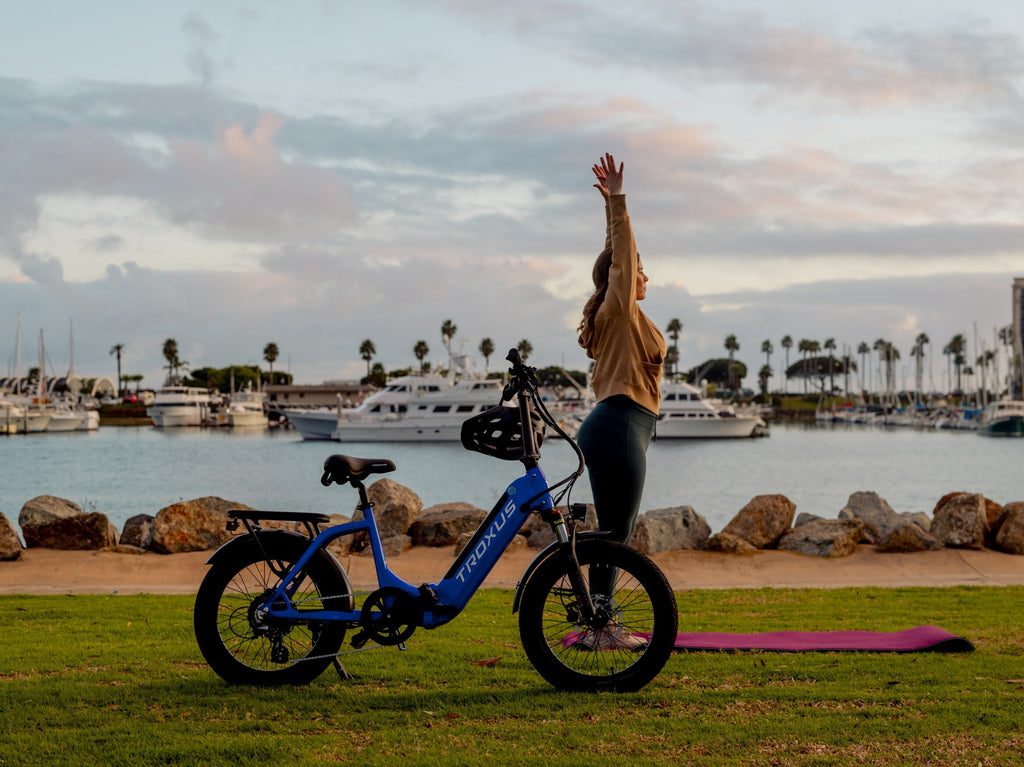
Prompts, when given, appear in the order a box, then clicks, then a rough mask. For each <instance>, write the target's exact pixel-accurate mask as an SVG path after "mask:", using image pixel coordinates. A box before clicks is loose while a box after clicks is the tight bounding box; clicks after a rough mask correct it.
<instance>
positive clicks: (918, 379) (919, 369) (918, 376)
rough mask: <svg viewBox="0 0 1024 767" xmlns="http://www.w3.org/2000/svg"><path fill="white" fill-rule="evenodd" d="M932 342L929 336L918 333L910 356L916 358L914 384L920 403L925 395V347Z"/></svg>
mask: <svg viewBox="0 0 1024 767" xmlns="http://www.w3.org/2000/svg"><path fill="white" fill-rule="evenodd" d="M929 343H931V341H929V340H928V336H927V335H926V334H924V333H918V334H917V338H915V339H914V346H913V348H912V349H911V350H910V356H911V357H913V358H914V383H915V387H916V389H917V399H918V402H920V401H921V398H922V396H923V394H924V392H923V391H922V390H923V389H924V383H923V379H924V347H925V346H927V345H928V344H929Z"/></svg>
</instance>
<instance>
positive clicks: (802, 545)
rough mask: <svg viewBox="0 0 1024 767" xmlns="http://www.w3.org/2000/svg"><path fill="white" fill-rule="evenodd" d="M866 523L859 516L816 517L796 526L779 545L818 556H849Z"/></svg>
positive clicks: (788, 549) (784, 548)
mask: <svg viewBox="0 0 1024 767" xmlns="http://www.w3.org/2000/svg"><path fill="white" fill-rule="evenodd" d="M863 526H864V523H863V522H861V521H860V520H857V519H815V520H812V521H810V522H807V523H805V524H802V525H800V526H799V527H794V528H793V529H792V530H790V531H789V532H787V533H785V534H784V535H783V536H782V538H780V539H779V545H778V548H779V549H782V550H783V551H793V552H796V553H797V554H806V555H808V556H814V557H845V556H849V555H850V554H852V553H853V552H854V551H856V550H857V543H858V542H859V541H860V539H861V536H862V535H863V532H864V531H863Z"/></svg>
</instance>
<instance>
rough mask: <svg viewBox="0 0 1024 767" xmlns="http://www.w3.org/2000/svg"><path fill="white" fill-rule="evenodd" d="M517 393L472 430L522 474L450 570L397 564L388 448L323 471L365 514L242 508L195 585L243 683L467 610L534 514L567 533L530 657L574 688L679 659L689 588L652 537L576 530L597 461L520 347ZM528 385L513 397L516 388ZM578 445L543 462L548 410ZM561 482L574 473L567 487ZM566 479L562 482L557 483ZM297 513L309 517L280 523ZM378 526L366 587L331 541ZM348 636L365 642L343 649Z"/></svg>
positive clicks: (289, 680) (207, 624)
mask: <svg viewBox="0 0 1024 767" xmlns="http://www.w3.org/2000/svg"><path fill="white" fill-rule="evenodd" d="M507 359H508V361H509V362H510V363H511V368H510V371H509V380H508V383H507V384H506V386H505V389H504V392H503V394H502V401H501V403H499V405H498V406H497V407H495V408H493V409H491V410H488V411H485V412H484V413H481V414H480V415H477V416H474V417H472V418H470V419H468V420H467V421H466V422H465V424H464V426H463V429H462V440H463V444H464V445H465V446H466V447H467V448H468V449H471V450H476V451H478V452H482V453H484V454H486V455H490V456H494V457H498V458H503V459H506V460H518V461H520V462H522V464H523V465H524V467H525V473H524V474H523V476H521V477H519V478H518V479H516V480H515V481H514V482H512V484H510V485H509V486H508V488H507V489H506V490H505V492H504V494H503V495H502V497H501V498H500V499H499V500H498V502H497V503H496V504H495V506H494V508H493V509H492V510H491V512H490V513H489V514H488V515H487V517H486V519H485V520H484V521H483V522H482V523H481V525H480V527H479V528H478V529H477V531H476V533H475V534H474V535H473V537H472V539H471V540H470V542H469V543H468V544H467V545H466V546H465V547H463V549H462V550H461V552H460V554H459V556H458V557H457V558H456V559H455V560H454V562H453V563H452V565H451V567H450V568H449V569H448V571H447V572H446V573H445V575H444V576H443V577H442V578H441V580H440V581H438V582H437V583H424V584H421V585H413V584H411V583H407V582H406V581H404V580H402V579H401V578H399V577H398V576H397V575H395V574H394V573H393V572H392V571H391V570H390V569H389V568H388V565H387V562H386V559H385V556H384V551H383V549H382V546H381V540H380V536H379V534H378V531H377V525H376V522H375V520H374V514H373V504H372V503H371V502H370V501H369V499H368V497H367V492H366V489H365V487H364V484H363V483H364V481H366V480H367V479H368V478H369V477H371V476H372V475H375V474H384V473H386V472H390V471H394V469H395V464H394V463H392V462H391V461H389V460H384V459H364V458H351V457H348V456H344V455H332V456H330V457H329V458H328V459H327V460H326V461H325V463H324V472H323V476H322V477H321V482H322V483H323V484H324V485H325V486H329V485H330V484H332V483H335V484H338V485H341V484H349V485H351V486H352V487H354V488H355V489H356V490H357V491H358V493H359V507H358V508H359V509H360V510H361V512H362V519H357V520H356V521H353V522H349V523H346V524H342V525H335V526H333V527H327V528H326V529H323V530H321V526H322V525H325V524H328V523H329V517H328V516H327V515H325V514H316V513H306V512H279V511H255V510H245V511H240V510H239V511H232V512H231V513H230V515H229V516H230V521H229V528H230V529H233V530H236V531H237V530H238V529H239V527H241V526H244V528H245V533H244V534H242V535H239V536H238V537H237V538H234V539H232V540H231V541H229V542H228V543H226V544H225V545H224V546H222V547H221V548H220V549H218V550H217V551H216V552H215V553H214V554H213V556H212V557H211V558H210V560H209V564H210V565H211V567H210V570H209V571H208V572H207V574H206V577H205V578H204V579H203V582H202V585H201V586H200V588H199V591H198V594H197V596H196V603H195V611H194V625H195V633H196V639H197V641H198V644H199V648H200V650H201V651H202V653H203V656H204V658H205V659H206V661H207V662H208V663H209V665H210V667H211V668H212V669H213V670H214V671H215V672H216V673H217V674H219V675H220V676H221V677H222V678H223V679H225V680H226V681H228V682H231V683H236V684H258V685H278V684H305V683H308V682H310V681H312V680H313V679H315V678H316V677H317V676H319V675H320V674H321V673H322V672H323V671H324V670H325V669H326V668H327V667H328V666H330V665H331V664H333V665H334V666H335V668H336V669H337V670H338V672H339V674H341V675H342V677H343V678H347V677H348V674H347V672H345V670H344V668H343V667H342V666H341V663H340V662H339V660H338V656H339V655H341V654H344V653H347V652H353V651H355V650H359V649H370V648H371V647H378V646H399V647H402V648H404V646H405V642H406V640H407V639H409V637H410V636H411V635H412V634H413V632H414V631H415V630H416V628H419V627H422V628H427V629H433V628H437V627H438V626H442V625H444V624H445V623H448V622H449V621H451V620H453V619H454V618H455V617H456V616H457V615H458V614H459V613H460V612H462V610H463V608H465V606H466V604H467V603H468V602H469V600H470V598H471V597H472V596H473V594H474V593H475V592H476V591H477V589H478V588H480V585H481V584H482V583H483V581H484V579H485V578H486V576H487V574H488V573H489V572H490V571H491V569H492V567H493V566H494V564H495V563H496V562H497V560H498V558H499V557H500V556H501V554H502V553H503V552H504V551H505V549H506V548H507V547H508V545H509V544H510V543H511V542H512V541H513V540H514V538H515V536H516V535H518V534H519V532H520V530H521V528H522V527H523V524H524V523H525V522H526V521H527V519H528V518H529V516H530V515H531V514H537V515H539V516H540V517H541V519H543V520H544V521H545V522H547V523H548V524H549V525H550V526H551V529H552V531H553V532H554V535H555V541H554V543H552V544H551V545H550V546H548V547H547V548H546V549H544V550H543V551H542V552H541V553H540V554H539V555H538V556H537V557H536V559H534V561H533V562H532V563H531V564H530V565H529V567H528V568H527V569H526V572H525V573H524V574H523V576H522V579H521V581H520V582H519V585H518V588H517V589H516V592H515V597H514V600H513V604H512V611H513V612H518V613H519V634H520V638H521V640H522V643H523V649H524V650H525V651H526V655H527V657H528V658H529V659H530V661H531V663H532V664H533V665H534V667H535V668H536V669H537V671H538V672H540V674H541V676H543V677H544V679H546V680H547V681H548V682H549V683H551V684H552V685H554V686H555V687H557V688H560V689H565V690H602V689H612V690H620V691H631V690H637V689H640V688H641V687H643V686H644V685H646V684H647V683H648V682H650V681H651V680H652V679H653V678H654V677H655V676H657V675H658V673H659V672H660V671H661V669H662V668H663V667H664V665H665V663H666V661H667V660H668V658H669V656H670V654H671V653H672V651H673V647H674V643H675V637H676V630H677V608H676V601H675V595H674V593H673V591H672V588H671V586H670V585H669V583H668V581H667V580H666V579H665V576H664V575H663V574H662V572H661V571H660V570H659V569H658V567H657V566H656V565H655V564H654V563H653V562H652V561H651V560H650V559H649V558H648V557H646V556H644V555H643V554H641V553H640V552H638V551H636V550H634V549H632V548H629V547H628V546H624V545H622V544H619V543H616V542H614V541H611V540H608V539H607V537H606V536H605V535H604V534H603V533H601V532H597V531H580V530H577V523H578V522H579V521H581V520H582V518H583V516H584V514H585V506H584V505H582V504H578V505H572V506H570V507H569V509H568V511H566V510H562V509H559V508H558V507H557V503H558V502H559V501H561V499H562V498H563V497H566V496H567V495H568V493H569V491H570V490H571V488H572V485H573V483H574V482H575V481H576V480H577V479H578V478H579V477H580V476H581V475H582V473H583V469H584V463H583V455H582V453H581V451H580V449H579V447H578V446H577V445H576V443H575V441H573V440H572V439H571V438H570V437H569V436H568V435H566V434H565V433H564V431H563V430H562V429H561V428H560V427H559V426H558V424H557V423H556V421H555V419H554V418H552V416H551V414H550V413H549V412H548V410H547V408H546V407H545V405H544V402H543V400H542V399H541V398H540V396H539V394H538V384H537V378H536V370H535V368H530V367H527V366H526V365H525V364H524V363H523V361H522V359H521V358H520V355H519V353H518V351H517V350H516V349H512V350H511V351H510V352H509V355H508V357H507ZM513 399H514V400H516V402H515V404H514V406H506V405H504V403H505V402H511V401H512V400H513ZM545 424H546V425H547V426H550V427H551V428H552V429H554V430H555V431H556V432H557V433H558V434H559V435H560V436H562V437H563V438H564V439H565V441H566V442H567V443H568V444H569V445H570V446H571V447H572V448H573V449H574V450H575V451H576V454H577V457H578V458H579V466H578V468H577V470H576V471H575V472H574V473H573V474H571V475H570V476H568V477H566V478H565V479H563V480H561V481H560V482H558V483H556V484H555V485H549V484H548V481H547V479H546V478H545V476H544V473H543V472H542V471H541V469H540V466H539V459H540V453H539V445H540V442H541V440H542V439H543V432H544V425H545ZM559 488H561V489H560V490H559ZM556 490H559V492H558V493H557V497H555V498H553V497H552V492H553V491H556ZM265 521H275V522H279V523H282V522H283V523H288V524H291V525H293V526H294V527H295V528H299V527H300V526H301V527H303V528H304V529H305V530H306V533H307V534H306V535H303V534H301V533H298V532H294V531H292V530H286V529H279V528H269V527H264V526H262V525H261V522H265ZM357 533H362V534H365V536H366V537H367V538H368V540H369V548H370V550H371V553H372V556H373V560H374V565H375V569H376V575H377V582H378V588H377V589H375V590H374V591H372V592H369V593H366V594H356V593H354V591H353V589H352V585H351V583H350V581H349V578H348V576H347V575H346V573H345V571H344V569H343V568H342V567H341V565H340V564H339V562H338V561H337V560H336V559H335V558H334V557H333V556H332V555H331V554H330V553H329V552H328V551H327V545H328V544H329V543H331V542H332V541H334V540H336V539H338V538H340V537H342V536H346V535H354V534H357ZM346 636H349V643H350V645H351V649H349V648H345V649H343V645H344V643H345V638H346Z"/></svg>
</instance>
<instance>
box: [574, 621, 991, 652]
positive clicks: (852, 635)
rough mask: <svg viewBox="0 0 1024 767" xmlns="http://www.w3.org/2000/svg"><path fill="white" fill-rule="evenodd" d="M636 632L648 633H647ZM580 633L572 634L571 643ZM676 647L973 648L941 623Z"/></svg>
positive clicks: (702, 639) (699, 638)
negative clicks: (893, 629)
mask: <svg viewBox="0 0 1024 767" xmlns="http://www.w3.org/2000/svg"><path fill="white" fill-rule="evenodd" d="M635 636H643V637H647V635H645V634H635ZM577 639H579V634H569V635H568V636H566V638H565V639H564V640H563V644H564V645H565V646H566V647H569V646H570V645H572V644H573V643H575V642H576V641H577ZM676 649H677V650H683V651H701V650H719V651H725V652H728V651H741V650H770V651H772V652H971V651H972V650H973V649H974V645H973V644H971V643H970V641H968V640H967V639H964V638H963V637H960V636H957V635H956V634H950V633H949V632H948V631H946V630H945V629H940V628H939V627H938V626H917V627H915V628H912V629H906V630H905V631H769V632H763V633H758V634H726V633H716V632H701V633H694V634H687V633H680V634H678V635H677V636H676Z"/></svg>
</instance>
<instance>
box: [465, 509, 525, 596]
mask: <svg viewBox="0 0 1024 767" xmlns="http://www.w3.org/2000/svg"><path fill="white" fill-rule="evenodd" d="M516 508H517V507H516V502H515V501H509V502H508V503H506V504H505V508H503V509H502V510H501V512H500V513H499V514H498V516H497V518H496V519H495V520H494V522H492V523H491V526H490V527H488V528H487V532H485V533H484V537H483V538H481V539H480V540H479V542H478V543H477V544H476V546H474V547H473V551H471V552H470V554H469V557H468V558H467V559H466V561H465V562H464V563H463V565H462V567H460V568H459V571H458V572H457V573H455V577H456V578H458V579H459V581H460V582H462V583H465V582H466V576H468V575H469V574H470V573H471V572H472V571H473V568H474V567H476V566H477V565H478V564H480V562H481V561H482V560H483V558H484V554H486V553H487V549H489V548H490V547H491V544H492V543H494V539H495V538H497V536H498V533H500V532H501V531H502V530H504V529H505V525H506V524H508V520H509V518H510V517H511V516H512V515H513V514H514V513H515V511H516Z"/></svg>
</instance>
